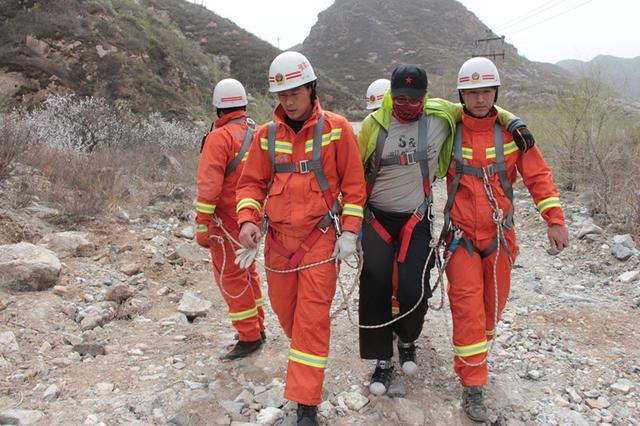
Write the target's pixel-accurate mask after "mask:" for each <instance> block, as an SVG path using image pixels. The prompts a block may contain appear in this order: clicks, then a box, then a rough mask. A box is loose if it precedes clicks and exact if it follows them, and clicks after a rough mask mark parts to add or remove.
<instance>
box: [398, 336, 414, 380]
mask: <svg viewBox="0 0 640 426" xmlns="http://www.w3.org/2000/svg"><path fill="white" fill-rule="evenodd" d="M398 358H399V359H400V367H402V371H403V372H404V374H406V375H408V376H412V375H414V374H416V371H418V361H417V360H416V345H415V344H414V343H413V342H411V343H403V342H402V341H401V340H400V339H398Z"/></svg>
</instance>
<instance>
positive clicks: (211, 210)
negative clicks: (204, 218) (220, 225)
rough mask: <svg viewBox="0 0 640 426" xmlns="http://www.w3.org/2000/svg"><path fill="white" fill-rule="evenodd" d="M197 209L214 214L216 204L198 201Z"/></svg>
mask: <svg viewBox="0 0 640 426" xmlns="http://www.w3.org/2000/svg"><path fill="white" fill-rule="evenodd" d="M196 211H197V212H200V213H206V214H213V213H214V212H215V211H216V205H215V204H207V203H202V202H200V201H198V202H196Z"/></svg>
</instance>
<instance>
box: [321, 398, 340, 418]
mask: <svg viewBox="0 0 640 426" xmlns="http://www.w3.org/2000/svg"><path fill="white" fill-rule="evenodd" d="M318 414H319V415H321V416H322V417H324V418H325V419H332V418H334V417H335V416H336V407H334V406H333V404H332V403H331V402H329V401H322V403H321V404H320V405H319V406H318Z"/></svg>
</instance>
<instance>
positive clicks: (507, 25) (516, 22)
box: [497, 0, 565, 32]
mask: <svg viewBox="0 0 640 426" xmlns="http://www.w3.org/2000/svg"><path fill="white" fill-rule="evenodd" d="M562 3H565V2H564V1H563V0H551V1H549V2H547V3H544V4H542V5H540V6H538V7H537V8H535V9H532V10H530V11H529V12H527V13H525V14H524V15H520V16H519V17H517V18H515V19H512V20H511V21H510V22H505V23H504V24H502V25H499V26H498V27H497V29H498V30H499V31H500V32H503V31H504V30H506V29H507V28H511V27H513V26H514V25H519V24H520V23H522V22H524V21H528V20H529V19H531V18H533V17H535V16H537V15H540V14H541V13H543V12H546V11H547V10H550V9H553V8H554V7H556V6H560V5H561V4H562ZM545 6H546V7H545Z"/></svg>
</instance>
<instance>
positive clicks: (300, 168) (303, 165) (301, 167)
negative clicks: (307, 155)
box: [298, 160, 309, 174]
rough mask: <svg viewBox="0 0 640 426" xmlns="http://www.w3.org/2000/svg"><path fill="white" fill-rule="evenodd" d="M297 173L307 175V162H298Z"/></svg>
mask: <svg viewBox="0 0 640 426" xmlns="http://www.w3.org/2000/svg"><path fill="white" fill-rule="evenodd" d="M298 173H302V174H306V173H309V160H300V161H299V162H298Z"/></svg>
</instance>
